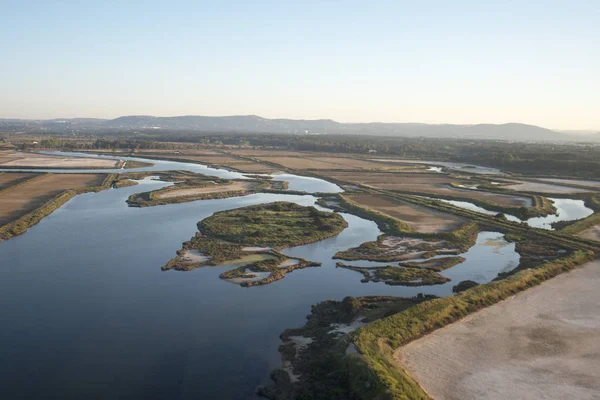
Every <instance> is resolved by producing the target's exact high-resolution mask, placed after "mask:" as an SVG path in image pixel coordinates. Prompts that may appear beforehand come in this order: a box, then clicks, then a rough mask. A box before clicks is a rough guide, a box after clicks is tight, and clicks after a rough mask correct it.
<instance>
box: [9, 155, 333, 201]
mask: <svg viewBox="0 0 600 400" xmlns="http://www.w3.org/2000/svg"><path fill="white" fill-rule="evenodd" d="M41 153H44V154H52V155H62V156H74V157H86V158H107V159H120V160H125V161H141V162H148V163H153V164H154V165H153V166H151V167H143V168H128V169H71V170H65V169H44V170H43V171H45V172H57V173H98V172H106V173H123V172H149V171H171V170H183V171H191V172H196V173H200V174H205V175H211V176H216V177H219V178H224V179H248V177H247V176H246V175H248V174H243V173H241V172H236V171H231V170H228V169H224V168H213V167H209V166H206V165H203V164H195V163H187V162H180V161H164V160H151V159H147V158H139V157H121V156H119V155H115V156H106V155H101V154H90V153H78V152H62V151H43V152H41ZM0 171H39V169H26V168H24V169H10V170H7V169H2V168H0ZM263 175H264V176H272V177H273V179H274V180H277V181H287V182H288V183H289V186H288V189H289V190H296V191H301V192H306V193H318V192H323V193H325V192H327V193H340V192H343V191H344V190H343V189H342V188H340V187H339V186H338V185H336V184H334V183H331V182H327V181H325V180H323V179H318V178H313V177H308V176H299V175H292V174H273V175H265V174H263Z"/></svg>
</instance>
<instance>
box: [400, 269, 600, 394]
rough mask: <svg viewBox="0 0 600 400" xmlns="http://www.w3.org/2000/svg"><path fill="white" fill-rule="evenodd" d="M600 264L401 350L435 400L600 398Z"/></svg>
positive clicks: (401, 358)
mask: <svg viewBox="0 0 600 400" xmlns="http://www.w3.org/2000/svg"><path fill="white" fill-rule="evenodd" d="M598 284H600V262H599V261H594V262H591V263H588V264H586V265H584V266H583V267H581V268H580V269H577V270H575V271H571V272H569V273H565V274H563V275H560V276H558V277H556V278H553V279H551V280H549V281H547V282H544V283H542V284H541V285H540V286H537V287H535V288H532V289H529V290H527V291H525V292H522V293H519V294H517V295H516V296H514V297H512V298H510V299H508V300H505V301H503V302H501V303H498V304H495V305H493V306H491V307H489V308H486V309H484V310H481V311H479V312H477V313H475V314H473V315H471V316H468V317H466V318H464V319H463V320H461V321H459V322H457V323H455V324H452V325H450V326H448V327H446V328H442V329H440V330H438V331H435V332H433V333H431V334H429V335H427V336H425V337H423V338H421V339H419V340H416V341H414V342H412V343H409V344H408V345H406V346H404V347H401V348H400V349H399V350H398V351H397V352H396V354H395V357H396V359H397V360H398V361H399V362H400V363H401V364H402V365H403V366H404V367H406V368H407V370H408V371H409V372H410V373H411V375H412V376H414V377H415V378H416V379H417V380H418V381H419V382H420V383H421V385H422V386H423V387H424V388H425V390H426V391H427V392H428V393H429V394H430V395H431V397H433V398H435V399H440V400H443V399H446V400H450V399H456V400H459V399H460V400H470V399H473V400H475V399H477V400H479V399H498V400H501V399H502V400H504V399H524V400H528V399H531V400H537V399H556V400H558V399H598V398H599V397H600V315H599V314H598V312H597V309H598V304H599V303H600V291H599V290H598Z"/></svg>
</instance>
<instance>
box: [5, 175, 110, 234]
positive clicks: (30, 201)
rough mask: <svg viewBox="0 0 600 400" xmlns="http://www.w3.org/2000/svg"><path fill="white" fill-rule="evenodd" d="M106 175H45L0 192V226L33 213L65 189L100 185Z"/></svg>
mask: <svg viewBox="0 0 600 400" xmlns="http://www.w3.org/2000/svg"><path fill="white" fill-rule="evenodd" d="M105 178H106V174H47V175H45V176H43V177H40V178H38V179H35V180H34V181H33V182H30V183H25V184H23V185H20V186H18V187H15V188H14V189H7V190H5V191H3V192H0V226H1V225H5V224H7V223H8V222H11V221H13V220H16V219H17V218H19V217H21V216H22V215H24V214H26V213H28V212H30V211H33V210H34V209H36V208H38V207H39V206H41V205H42V204H44V203H45V202H46V201H48V200H50V199H51V198H53V197H55V196H57V195H58V194H59V193H61V192H63V191H65V190H67V189H80V188H85V187H89V186H98V185H100V184H102V182H103V180H104V179H105Z"/></svg>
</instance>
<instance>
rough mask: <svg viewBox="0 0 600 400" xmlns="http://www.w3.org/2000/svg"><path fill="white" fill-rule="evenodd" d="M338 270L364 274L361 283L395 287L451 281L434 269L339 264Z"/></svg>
mask: <svg viewBox="0 0 600 400" xmlns="http://www.w3.org/2000/svg"><path fill="white" fill-rule="evenodd" d="M336 267H338V268H345V269H349V270H351V271H356V272H359V273H361V274H363V278H362V279H361V282H363V283H364V282H385V283H386V284H387V285H394V286H427V285H441V284H443V283H446V282H449V281H450V279H448V278H446V277H445V276H442V275H440V274H438V273H437V272H436V271H434V270H432V269H426V268H423V269H421V268H411V267H396V266H393V265H387V266H385V267H357V266H354V265H346V264H343V263H340V262H338V263H337V264H336Z"/></svg>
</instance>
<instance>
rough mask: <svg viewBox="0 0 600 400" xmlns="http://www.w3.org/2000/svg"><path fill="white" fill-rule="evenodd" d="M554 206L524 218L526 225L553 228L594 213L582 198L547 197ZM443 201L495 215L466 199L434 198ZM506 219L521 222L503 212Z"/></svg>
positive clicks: (495, 212)
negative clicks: (553, 211) (545, 212)
mask: <svg viewBox="0 0 600 400" xmlns="http://www.w3.org/2000/svg"><path fill="white" fill-rule="evenodd" d="M548 199H549V200H551V201H552V203H553V204H554V207H556V210H557V213H556V214H551V215H547V216H545V217H534V218H530V219H528V220H526V221H525V222H526V223H527V225H529V226H532V227H534V228H541V229H548V230H553V229H554V228H552V223H553V222H558V221H576V220H578V219H582V218H586V217H589V216H590V215H592V214H593V213H594V210H592V209H590V208H587V207H586V206H585V203H584V201H583V200H574V199H555V198H548ZM436 200H439V201H441V202H444V203H448V204H452V205H454V206H456V207H461V208H465V209H467V210H471V211H476V212H480V213H482V214H487V215H496V214H498V212H497V211H490V210H486V209H485V208H483V207H479V206H476V205H475V204H473V203H469V202H467V201H456V200H445V199H436ZM504 215H505V216H506V219H508V220H509V221H513V222H523V221H522V220H521V219H519V218H517V217H515V216H513V215H510V214H504Z"/></svg>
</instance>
